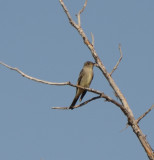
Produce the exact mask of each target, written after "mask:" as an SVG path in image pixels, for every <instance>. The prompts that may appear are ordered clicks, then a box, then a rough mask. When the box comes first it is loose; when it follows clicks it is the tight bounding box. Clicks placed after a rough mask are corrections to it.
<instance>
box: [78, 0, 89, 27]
mask: <svg viewBox="0 0 154 160" xmlns="http://www.w3.org/2000/svg"><path fill="white" fill-rule="evenodd" d="M86 6H87V0H86V1H85V3H84V5H83V8H82V9H81V10H80V11H79V13H78V14H77V18H78V26H79V27H80V26H81V19H80V14H81V13H82V12H83V11H84V9H85V8H86Z"/></svg>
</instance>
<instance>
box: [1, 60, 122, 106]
mask: <svg viewBox="0 0 154 160" xmlns="http://www.w3.org/2000/svg"><path fill="white" fill-rule="evenodd" d="M0 64H1V65H3V66H5V67H7V68H9V69H11V70H14V71H16V72H18V73H19V74H21V75H22V76H23V77H25V78H27V79H30V80H33V81H35V82H40V83H44V84H48V85H57V86H64V85H69V86H72V87H78V88H81V89H84V90H87V91H89V92H92V93H95V94H98V95H99V97H100V98H104V99H105V100H106V101H108V102H111V103H113V104H115V105H116V106H118V107H120V108H123V106H122V105H121V104H120V103H118V102H117V101H115V100H114V99H112V98H111V97H109V96H107V95H105V94H104V93H103V92H101V91H98V90H95V89H92V88H85V87H82V86H79V85H74V84H72V83H71V82H69V81H68V82H61V83H58V82H49V81H44V80H41V79H37V78H34V77H31V76H29V75H27V74H25V73H24V72H22V71H21V70H19V69H18V68H14V67H11V66H9V65H7V64H5V63H3V62H0ZM95 99H97V98H94V99H92V100H95ZM90 101H91V100H90ZM90 101H88V102H86V103H84V104H87V103H89V102H90ZM84 104H82V105H81V106H83V105H84ZM78 107H80V106H78ZM78 107H74V108H78ZM61 108H62V109H67V107H61ZM54 109H60V108H59V107H58V108H54Z"/></svg>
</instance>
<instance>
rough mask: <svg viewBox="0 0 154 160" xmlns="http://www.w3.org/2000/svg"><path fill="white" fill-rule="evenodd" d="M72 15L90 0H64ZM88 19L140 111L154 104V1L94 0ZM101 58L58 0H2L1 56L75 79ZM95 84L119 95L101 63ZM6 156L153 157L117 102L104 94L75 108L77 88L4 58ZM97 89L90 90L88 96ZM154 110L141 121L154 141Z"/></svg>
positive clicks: (52, 159)
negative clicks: (89, 63) (72, 107)
mask: <svg viewBox="0 0 154 160" xmlns="http://www.w3.org/2000/svg"><path fill="white" fill-rule="evenodd" d="M64 2H65V4H66V5H67V8H68V9H69V11H70V14H71V16H72V17H73V19H74V20H76V16H75V15H76V13H78V11H79V10H80V9H81V7H82V5H83V3H84V0H78V1H76V0H64ZM81 25H82V27H83V29H84V31H85V33H86V34H87V36H88V37H89V39H90V40H91V36H90V32H92V33H93V34H94V37H95V49H96V51H97V53H98V55H99V56H100V58H101V60H102V61H103V63H104V64H105V66H106V68H107V70H108V71H109V72H110V71H111V70H112V68H113V67H114V65H115V64H116V62H117V60H118V58H119V50H118V44H119V43H121V45H122V51H123V60H122V62H121V63H120V65H119V67H118V70H116V71H115V72H114V74H113V78H114V80H115V82H116V83H117V85H118V86H119V88H120V90H121V91H122V92H123V94H124V95H125V97H126V99H127V100H128V103H129V105H130V107H131V109H132V111H133V113H134V116H135V118H138V117H139V116H140V115H142V114H143V113H144V112H145V111H146V110H147V109H148V108H149V107H151V105H152V104H153V103H154V1H153V0H146V1H145V0H140V1H138V0H129V1H124V0H116V1H115V0H110V1H109V0H102V1H101V0H99V1H98V0H96V1H92V0H89V1H88V4H87V8H86V10H85V12H84V13H83V14H82V16H81ZM87 60H90V61H94V60H93V58H92V56H91V53H90V51H89V50H88V48H87V47H86V46H85V45H84V44H83V40H82V39H81V37H80V36H79V35H78V33H77V31H76V30H75V29H74V28H72V27H71V26H70V24H69V23H68V20H67V17H66V15H65V14H64V11H63V9H62V7H61V5H60V3H59V1H58V0H13V1H12V0H0V61H3V62H5V63H7V64H8V65H11V66H13V67H17V68H19V69H21V70H22V71H23V72H25V73H26V74H28V75H30V76H34V77H36V78H40V79H43V80H47V81H52V82H65V81H71V82H72V83H74V84H76V81H77V78H78V75H79V72H80V70H81V68H82V66H83V63H84V62H85V61H87ZM94 74H95V75H94V79H93V82H92V84H91V88H94V89H98V90H101V91H103V92H104V93H106V94H107V95H109V96H111V97H114V95H113V91H112V89H111V88H110V86H109V85H108V82H107V81H106V79H105V78H104V76H103V75H102V74H101V72H100V71H99V70H98V68H94ZM0 77H1V83H0V89H1V93H0V97H1V103H0V159H3V160H10V159H11V160H79V159H80V160H115V159H117V160H124V159H125V160H130V159H132V160H139V159H140V160H147V159H148V158H147V156H146V153H145V152H144V149H143V148H142V147H141V144H140V143H139V141H138V139H137V137H136V136H135V135H134V133H133V132H132V129H131V128H130V127H129V128H128V129H126V130H125V131H123V132H121V130H122V129H123V128H125V126H126V123H127V119H126V117H125V116H124V114H123V113H122V112H121V110H120V109H119V108H118V107H116V106H115V105H113V104H111V103H108V102H105V101H104V100H103V99H99V100H96V101H93V102H91V103H89V104H87V105H86V106H84V107H81V108H78V109H75V110H73V111H70V110H69V111H64V110H52V109H51V107H54V106H61V107H62V106H69V105H70V104H71V102H72V100H73V98H74V95H75V88H72V87H69V86H49V85H45V84H41V83H36V82H34V81H31V80H28V79H26V78H23V77H22V76H21V75H19V74H18V73H17V72H14V71H11V70H9V69H7V68H5V67H3V66H2V65H0ZM93 96H95V95H94V94H93V93H87V94H86V96H85V97H84V100H87V99H89V98H91V97H93ZM153 121H154V110H152V111H151V112H150V113H149V114H148V115H147V116H146V117H145V118H144V119H143V120H142V121H141V122H140V124H139V126H140V127H141V129H142V131H143V133H144V134H145V135H146V136H147V140H148V141H149V143H150V145H151V146H152V147H153V148H154V124H153Z"/></svg>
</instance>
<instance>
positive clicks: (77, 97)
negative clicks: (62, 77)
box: [69, 96, 79, 109]
mask: <svg viewBox="0 0 154 160" xmlns="http://www.w3.org/2000/svg"><path fill="white" fill-rule="evenodd" d="M78 99H79V96H75V97H74V99H73V102H72V104H71V105H70V107H69V109H73V107H74V106H75V104H76V102H77V100H78Z"/></svg>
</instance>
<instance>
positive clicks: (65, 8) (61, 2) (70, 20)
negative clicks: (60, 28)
mask: <svg viewBox="0 0 154 160" xmlns="http://www.w3.org/2000/svg"><path fill="white" fill-rule="evenodd" d="M59 1H60V4H61V6H62V7H63V9H64V11H65V13H66V15H67V18H68V19H69V22H70V24H71V25H72V26H73V27H75V28H78V25H77V24H76V23H75V22H74V21H73V20H72V18H71V16H70V14H69V12H68V9H67V7H66V6H65V5H64V2H63V0H59Z"/></svg>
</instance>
